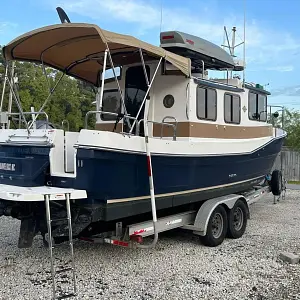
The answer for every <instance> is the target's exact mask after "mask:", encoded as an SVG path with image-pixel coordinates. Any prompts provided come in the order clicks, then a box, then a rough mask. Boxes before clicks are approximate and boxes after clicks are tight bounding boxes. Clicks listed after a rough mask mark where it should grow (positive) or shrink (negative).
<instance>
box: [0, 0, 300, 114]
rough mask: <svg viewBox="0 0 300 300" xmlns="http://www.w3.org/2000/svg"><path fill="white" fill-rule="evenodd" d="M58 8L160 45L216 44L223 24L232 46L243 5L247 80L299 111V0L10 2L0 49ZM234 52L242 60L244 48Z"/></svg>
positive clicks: (52, 20)
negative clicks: (179, 36) (173, 33)
mask: <svg viewBox="0 0 300 300" xmlns="http://www.w3.org/2000/svg"><path fill="white" fill-rule="evenodd" d="M1 1H4V0H1ZM4 6H5V7H4ZM57 6H61V7H62V8H63V9H64V10H65V11H66V13H67V14H68V16H69V18H70V20H71V22H80V23H81V22H83V23H93V24H97V25H99V26H100V27H101V28H103V29H106V30H110V31H115V32H118V33H124V34H130V35H133V36H135V37H137V38H139V39H142V40H144V41H146V42H148V43H152V44H154V45H159V33H160V30H161V31H167V30H179V31H183V32H186V33H190V34H193V35H196V36H199V37H202V38H204V39H207V40H209V41H211V42H213V43H216V44H217V45H221V44H222V43H223V41H224V26H226V27H227V29H228V31H230V29H231V28H232V27H233V26H236V27H237V37H236V43H239V42H242V41H243V30H244V26H243V24H244V7H245V8H246V9H245V11H246V77H245V78H246V81H247V82H255V83H259V84H261V85H267V86H266V88H267V89H268V90H270V91H271V93H272V96H270V97H269V103H271V104H280V105H285V106H287V107H289V108H295V109H299V110H300V77H299V72H298V69H299V67H300V31H299V28H300V26H299V23H300V19H299V15H298V14H299V11H300V1H299V0H272V1H271V0H147V1H146V0H26V1H25V0H10V1H5V5H4V4H2V6H1V7H2V9H1V10H0V45H4V44H7V43H8V42H9V41H11V40H12V39H14V38H15V37H17V36H18V35H21V34H23V33H25V32H27V31H30V30H33V29H36V28H39V27H42V26H46V25H51V24H56V23H59V22H60V21H59V18H58V15H57V13H56V9H55V8H56V7H57ZM230 38H231V36H230ZM236 53H237V55H238V56H239V58H241V59H242V58H243V47H242V46H241V47H239V48H237V49H236ZM220 76H221V77H223V75H222V74H220Z"/></svg>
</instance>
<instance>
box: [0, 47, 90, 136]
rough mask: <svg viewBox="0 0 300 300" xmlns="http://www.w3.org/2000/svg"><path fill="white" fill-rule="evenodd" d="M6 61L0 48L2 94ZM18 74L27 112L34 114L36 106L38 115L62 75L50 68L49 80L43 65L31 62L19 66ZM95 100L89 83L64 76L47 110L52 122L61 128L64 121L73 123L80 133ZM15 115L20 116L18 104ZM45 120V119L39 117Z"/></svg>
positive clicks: (18, 91) (6, 103) (0, 84)
mask: <svg viewBox="0 0 300 300" xmlns="http://www.w3.org/2000/svg"><path fill="white" fill-rule="evenodd" d="M4 73H5V67H4V59H3V55H2V47H1V46H0V75H1V77H0V89H1V90H0V92H1V93H2V87H3V82H4ZM15 73H16V74H17V77H18V85H17V94H18V95H19V98H20V101H21V104H22V108H23V111H30V107H31V106H33V107H34V109H35V111H38V110H40V108H41V107H42V105H43V103H44V102H45V100H46V99H47V97H48V95H49V88H50V87H51V88H53V87H54V85H55V82H56V81H57V80H58V79H59V78H60V76H61V74H62V73H61V72H59V71H57V70H54V69H52V68H48V67H46V73H47V78H48V79H46V77H45V75H44V73H43V69H42V67H41V65H37V64H35V63H28V62H16V67H15ZM8 94H9V86H8V85H7V86H6V93H5V97H4V103H3V110H7V107H8ZM94 100H95V91H94V89H93V87H92V86H91V85H89V84H87V83H84V82H82V81H79V80H76V79H74V78H71V77H68V76H66V75H65V76H64V77H63V79H62V80H61V81H60V83H59V84H58V85H57V87H56V90H55V92H54V93H53V95H51V97H50V100H49V101H48V103H47V105H46V106H45V108H44V111H45V112H47V114H48V115H49V121H50V122H52V123H54V124H56V125H57V126H61V124H62V121H63V120H67V121H68V122H69V126H70V130H71V131H78V130H79V129H80V128H82V127H83V126H84V118H85V115H86V113H87V112H88V111H89V110H94V107H93V104H92V102H93V101H94ZM12 111H14V112H18V109H17V107H16V104H15V101H13V106H12ZM39 118H40V119H42V118H44V116H43V115H41V116H40V117H39ZM88 124H89V126H91V127H93V126H94V124H95V117H94V116H93V117H90V118H89V122H88Z"/></svg>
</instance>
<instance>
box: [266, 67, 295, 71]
mask: <svg viewBox="0 0 300 300" xmlns="http://www.w3.org/2000/svg"><path fill="white" fill-rule="evenodd" d="M267 70H269V71H278V72H291V71H293V70H294V66H292V65H287V66H275V67H270V68H267Z"/></svg>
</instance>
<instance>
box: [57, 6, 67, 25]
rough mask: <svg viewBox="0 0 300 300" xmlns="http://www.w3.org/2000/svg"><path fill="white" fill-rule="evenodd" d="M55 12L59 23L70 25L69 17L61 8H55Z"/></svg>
mask: <svg viewBox="0 0 300 300" xmlns="http://www.w3.org/2000/svg"><path fill="white" fill-rule="evenodd" d="M56 11H57V13H58V16H59V18H60V21H61V23H71V21H70V19H69V17H68V16H67V14H66V13H65V11H64V10H63V9H62V8H61V7H59V6H58V7H56Z"/></svg>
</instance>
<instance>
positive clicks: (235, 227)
mask: <svg viewBox="0 0 300 300" xmlns="http://www.w3.org/2000/svg"><path fill="white" fill-rule="evenodd" d="M247 214H248V210H247V206H246V204H245V203H244V202H243V201H242V200H237V201H236V203H235V205H234V206H233V208H232V209H231V210H230V211H229V213H228V231H227V236H228V237H230V238H233V239H238V238H240V237H241V236H242V235H243V234H244V232H245V230H246V226H247Z"/></svg>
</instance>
